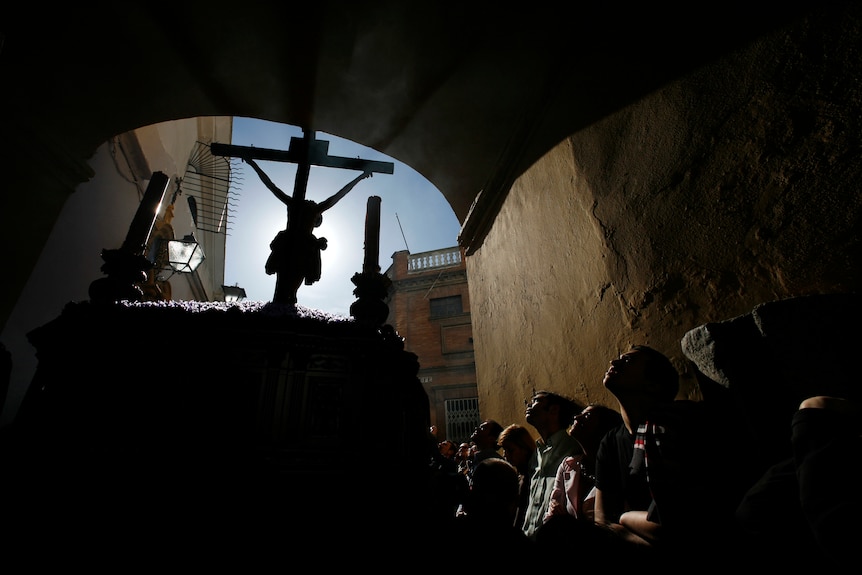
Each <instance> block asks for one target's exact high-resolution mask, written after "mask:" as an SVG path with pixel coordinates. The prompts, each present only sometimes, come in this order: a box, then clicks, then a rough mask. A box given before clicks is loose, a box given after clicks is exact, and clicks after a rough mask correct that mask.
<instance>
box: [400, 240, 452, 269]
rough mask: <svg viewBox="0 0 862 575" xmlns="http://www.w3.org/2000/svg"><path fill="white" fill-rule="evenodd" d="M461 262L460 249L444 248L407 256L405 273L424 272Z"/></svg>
mask: <svg viewBox="0 0 862 575" xmlns="http://www.w3.org/2000/svg"><path fill="white" fill-rule="evenodd" d="M460 264H461V249H460V248H458V247H457V246H456V247H454V248H444V249H442V250H434V251H430V252H422V253H418V254H410V255H409V256H407V273H417V272H424V271H428V270H433V269H437V268H448V267H453V266H457V265H460Z"/></svg>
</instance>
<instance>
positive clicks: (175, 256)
mask: <svg viewBox="0 0 862 575" xmlns="http://www.w3.org/2000/svg"><path fill="white" fill-rule="evenodd" d="M205 259H206V256H205V255H204V249H203V247H201V245H200V244H199V243H198V242H197V241H196V240H195V237H194V235H192V234H186V236H185V237H184V238H183V239H181V240H170V241H168V263H169V264H170V266H171V269H172V270H173V271H174V273H176V272H180V273H191V272H193V271H195V270H196V269H198V266H199V265H201V263H203V261H204V260H205Z"/></svg>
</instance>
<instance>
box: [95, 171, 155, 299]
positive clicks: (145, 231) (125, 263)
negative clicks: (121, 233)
mask: <svg viewBox="0 0 862 575" xmlns="http://www.w3.org/2000/svg"><path fill="white" fill-rule="evenodd" d="M169 181H170V180H169V179H168V177H167V176H166V175H165V174H163V173H162V172H155V173H153V175H152V177H151V178H150V184H149V186H147V191H146V192H145V193H144V198H143V199H142V200H141V204H140V205H139V206H138V209H137V211H136V212H135V218H134V219H133V220H132V224H131V225H130V226H129V232H128V234H126V240H125V241H124V242H123V245H122V246H121V247H120V249H116V250H107V249H103V250H102V259H103V260H104V261H105V263H104V264H102V271H103V272H104V273H105V274H107V277H104V278H99V279H97V280H96V281H94V282H93V283H91V284H90V300H91V301H92V302H94V303H112V302H116V301H120V300H129V301H140V300H141V299H143V297H144V292H143V291H142V290H141V288H140V287H138V286H137V285H136V284H138V283H141V282H144V281H146V280H147V270H149V269H150V268H152V267H153V262H151V261H150V260H148V259H147V258H146V257H145V256H144V252H145V251H146V248H147V241H149V239H150V233H151V232H152V231H153V225H155V223H156V217H157V216H158V214H159V208H160V207H161V205H162V200H164V198H165V192H166V191H167V189H168V182H169Z"/></svg>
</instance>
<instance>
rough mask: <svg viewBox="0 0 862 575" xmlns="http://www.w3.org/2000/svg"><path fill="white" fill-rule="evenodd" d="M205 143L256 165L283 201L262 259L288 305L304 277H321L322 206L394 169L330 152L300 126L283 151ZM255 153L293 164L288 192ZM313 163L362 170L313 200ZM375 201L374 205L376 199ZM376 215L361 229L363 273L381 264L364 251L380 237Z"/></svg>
mask: <svg viewBox="0 0 862 575" xmlns="http://www.w3.org/2000/svg"><path fill="white" fill-rule="evenodd" d="M210 149H211V152H212V154H213V155H214V156H232V157H236V158H240V159H242V160H243V161H244V162H246V163H247V164H248V165H249V166H251V167H252V168H253V169H254V170H255V172H256V173H257V175H258V177H260V179H261V181H262V182H263V183H264V185H266V187H267V188H268V189H269V190H270V191H271V192H272V194H273V195H274V196H275V197H276V198H278V199H279V200H280V201H281V202H282V203H283V204H284V205H285V206H286V207H287V226H286V227H285V229H284V230H283V231H281V232H279V233H278V235H276V237H275V239H274V240H273V241H272V243H271V244H270V249H271V250H272V253H271V254H270V256H269V259H267V262H266V273H267V274H268V275H272V274H276V283H275V295H274V296H273V302H275V303H286V304H291V305H295V304H296V292H297V290H298V289H299V287H300V286H301V285H302V283H303V281H304V282H305V284H306V285H311V284H313V283H314V282H316V281H317V280H319V279H320V270H321V262H320V251H321V250H324V249H326V247H327V240H326V238H318V237H317V236H315V235H314V233H313V230H314V228H315V227H317V226H319V225H320V224H321V222H322V221H323V212H325V211H326V210H328V209H329V208H331V207H332V206H334V205H335V204H336V203H337V202H338V201H339V200H341V198H343V197H344V196H346V195H347V193H348V192H349V191H350V190H352V189H353V187H354V186H356V184H358V183H359V182H360V181H361V180H363V179H365V178H370V177H372V175H373V174H374V173H375V172H376V173H383V174H391V173H393V172H394V169H395V165H394V163H392V162H380V161H376V160H362V159H360V158H347V157H342V156H330V155H329V142H328V141H325V140H317V139H316V138H315V137H314V131H313V130H306V131H304V135H303V137H301V138H299V137H292V138H291V139H290V147H289V148H288V150H287V151H283V150H272V149H267V148H255V147H250V146H234V145H230V144H219V143H215V142H214V143H212V144H211V146H210ZM255 159H257V160H270V161H277V162H291V163H295V164H297V170H296V179H295V182H294V188H293V194H292V195H288V194H286V193H284V192H283V191H282V190H281V189H279V188H278V186H276V185H275V183H274V182H273V181H272V180H271V179H270V178H269V176H267V175H266V173H264V171H263V170H262V169H261V168H260V166H258V165H257V162H255ZM313 165H314V166H324V167H330V168H343V169H348V170H359V171H361V172H362V173H361V174H360V175H359V176H357V177H356V178H354V179H353V180H352V181H350V182H348V183H347V184H346V185H345V186H344V187H343V188H341V189H340V190H339V191H338V192H336V193H335V194H333V195H332V196H330V197H329V198H327V199H326V200H324V201H322V202H320V203H317V202H314V201H311V200H307V199H306V197H305V191H306V188H307V186H308V176H309V173H310V171H311V166H313ZM377 205H378V206H379V203H378V204H377ZM375 221H376V224H375V225H376V226H377V230H373V231H372V233H369V230H368V229H366V245H365V251H366V258H365V262H364V264H363V273H366V272H369V271H370V270H368V269H366V268H370V267H374V268H375V269H374V270H373V273H377V272H378V271H379V269H380V268H379V265H378V264H377V262H376V261H375V262H373V263H371V262H369V257H368V256H369V254H374V256H373V257H374V259H376V257H377V250H378V246H377V245H376V242H377V241H379V225H380V222H379V216H378V217H377V219H376V220H375ZM368 225H369V220H368V219H366V228H367V226H368ZM369 238H372V241H373V242H374V245H368V244H369V241H370V240H369ZM375 238H376V239H375Z"/></svg>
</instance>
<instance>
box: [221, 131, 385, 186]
mask: <svg viewBox="0 0 862 575" xmlns="http://www.w3.org/2000/svg"><path fill="white" fill-rule="evenodd" d="M210 150H211V152H212V154H213V155H214V156H236V157H250V158H254V159H255V160H270V161H274V162H290V163H294V164H297V170H296V181H295V183H294V186H293V198H294V199H295V200H299V201H302V200H304V199H305V190H306V188H307V187H308V173H309V171H310V170H311V166H323V167H327V168H344V169H346V170H357V171H360V172H377V173H379V174H392V173H394V171H395V164H394V163H393V162H380V161H377V160H362V159H360V158H347V157H344V156H330V155H329V142H328V141H326V140H318V139H316V138H315V137H314V130H307V131H305V132H304V135H303V137H301V138H298V137H296V136H293V137H291V138H290V147H289V148H288V149H287V151H286V152H285V151H284V150H273V149H269V148H255V147H253V146H234V145H232V144H219V143H217V142H213V143H212V144H211V145H210Z"/></svg>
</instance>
